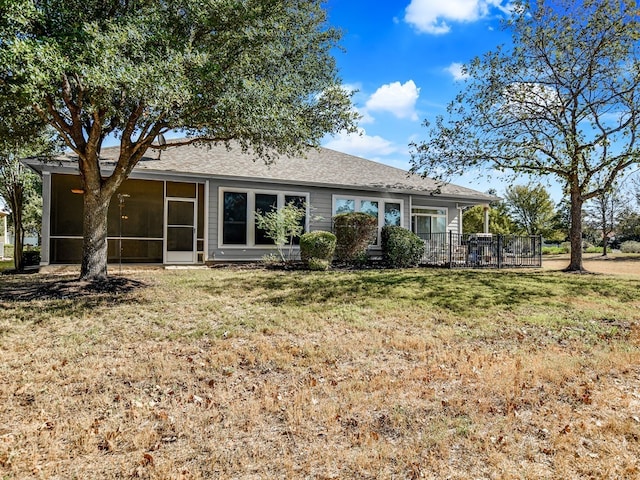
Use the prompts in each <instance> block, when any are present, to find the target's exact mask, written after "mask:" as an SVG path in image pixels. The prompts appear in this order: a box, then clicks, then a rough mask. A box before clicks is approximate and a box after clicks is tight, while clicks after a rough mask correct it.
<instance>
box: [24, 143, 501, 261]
mask: <svg viewBox="0 0 640 480" xmlns="http://www.w3.org/2000/svg"><path fill="white" fill-rule="evenodd" d="M118 151H119V148H118V147H107V148H103V149H102V152H101V160H102V169H103V171H104V172H105V174H108V173H110V169H112V168H113V166H114V164H115V159H116V158H117V155H118ZM58 160H59V161H56V162H49V163H39V162H37V161H33V160H27V161H26V163H27V164H28V165H30V166H31V167H32V168H33V169H34V170H36V171H37V172H39V173H40V174H41V175H42V179H43V189H42V190H43V191H42V195H43V220H42V245H41V258H42V264H44V265H46V264H68V263H78V262H80V259H81V249H82V210H83V202H82V193H83V192H82V189H81V184H80V177H79V175H78V167H77V158H76V157H75V155H74V154H66V155H64V156H63V157H61V158H59V159H58ZM494 199H495V197H493V196H491V195H488V194H484V193H481V192H477V191H475V190H471V189H469V188H464V187H460V186H456V185H452V184H448V185H445V186H441V187H440V188H438V184H437V183H436V182H435V181H433V180H431V179H429V178H422V177H420V176H418V175H409V174H408V173H407V172H406V171H404V170H401V169H398V168H394V167H391V166H388V165H384V164H381V163H378V162H374V161H370V160H366V159H364V158H359V157H355V156H352V155H347V154H344V153H339V152H336V151H333V150H328V149H326V148H320V149H312V150H310V151H309V152H308V153H307V155H306V157H305V158H301V157H280V158H278V159H277V160H276V161H275V162H274V163H272V164H270V165H266V164H265V163H264V162H263V161H262V160H255V156H254V155H251V154H248V153H243V152H242V151H241V149H240V148H231V149H227V148H226V147H225V146H223V145H217V146H211V147H206V146H204V147H203V146H195V145H188V146H177V147H170V148H168V149H166V150H163V151H160V150H154V149H150V150H149V151H148V152H147V154H146V155H145V157H144V158H143V159H142V160H141V161H140V162H139V164H138V165H137V166H136V167H135V169H134V170H133V172H132V174H131V176H130V178H129V179H128V180H126V181H125V182H124V183H123V185H122V186H121V187H120V189H119V191H118V192H117V194H116V195H114V197H113V199H112V201H111V205H110V209H109V220H108V222H109V223H108V242H109V249H108V252H109V253H108V255H109V261H110V262H118V261H122V262H129V263H159V264H203V263H206V262H229V261H255V260H260V259H261V258H263V257H264V256H265V255H267V254H269V253H273V252H274V246H273V243H272V242H271V241H270V240H269V239H268V238H266V237H265V235H264V232H263V231H261V230H260V229H258V228H257V227H256V224H255V215H254V212H255V211H261V212H266V211H270V210H272V209H275V208H281V207H282V206H283V205H286V204H288V203H290V202H294V203H296V204H300V205H306V208H307V215H306V218H305V220H304V223H305V230H306V231H312V230H329V231H331V229H332V217H333V216H334V215H335V214H337V213H341V212H353V211H355V212H358V211H360V212H366V213H369V214H371V215H374V216H376V217H377V218H378V225H379V227H382V226H384V225H389V224H391V225H399V226H402V227H405V228H408V229H412V230H413V231H414V232H416V233H418V234H428V233H436V232H449V231H452V232H454V233H462V215H461V212H462V208H463V207H466V206H469V205H476V204H486V203H487V202H489V201H491V200H494ZM376 243H377V245H379V244H380V242H379V241H378V242H376ZM371 251H372V252H373V254H375V253H376V251H378V252H379V247H378V246H376V245H373V246H372V247H371Z"/></svg>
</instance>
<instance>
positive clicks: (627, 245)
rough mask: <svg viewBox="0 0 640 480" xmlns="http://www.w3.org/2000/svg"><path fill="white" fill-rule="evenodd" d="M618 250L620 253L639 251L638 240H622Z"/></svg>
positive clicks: (639, 243)
mask: <svg viewBox="0 0 640 480" xmlns="http://www.w3.org/2000/svg"><path fill="white" fill-rule="evenodd" d="M620 251H621V252H622V253H640V242H636V241H633V240H629V241H627V242H622V244H621V245H620Z"/></svg>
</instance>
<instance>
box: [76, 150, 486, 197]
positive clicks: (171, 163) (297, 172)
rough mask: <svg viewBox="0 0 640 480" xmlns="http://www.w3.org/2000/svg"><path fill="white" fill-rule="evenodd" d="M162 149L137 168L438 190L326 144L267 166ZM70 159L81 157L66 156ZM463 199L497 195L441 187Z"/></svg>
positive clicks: (107, 156) (251, 159) (226, 153)
mask: <svg viewBox="0 0 640 480" xmlns="http://www.w3.org/2000/svg"><path fill="white" fill-rule="evenodd" d="M118 153H119V147H107V148H103V149H102V152H101V155H100V157H101V159H102V160H104V161H106V163H109V162H110V161H115V160H116V159H117V156H118ZM158 154H159V151H158V150H154V149H150V150H148V151H147V153H146V154H145V156H144V157H143V158H142V160H141V161H140V162H139V163H138V165H137V166H136V167H135V169H134V171H138V172H141V171H148V172H176V173H181V174H189V175H193V176H198V177H226V178H229V177H233V178H238V179H243V180H252V181H268V182H281V183H287V184H300V185H318V186H326V187H339V188H351V189H364V190H376V191H389V192H405V193H413V194H421V195H425V194H430V193H432V192H435V191H436V189H437V187H438V184H437V183H436V182H435V181H434V180H433V179H430V178H423V177H421V176H419V175H410V174H409V173H408V172H407V171H405V170H401V169H399V168H395V167H391V166H388V165H384V164H382V163H378V162H374V161H371V160H366V159H364V158H360V157H356V156H353V155H348V154H345V153H340V152H337V151H334V150H329V149H327V148H319V149H310V150H309V151H308V152H307V154H306V156H305V158H301V157H285V156H282V157H279V158H277V159H276V160H275V162H273V163H271V164H269V165H267V164H265V163H264V161H262V160H260V159H256V157H255V155H252V154H250V153H243V152H242V151H241V149H240V148H239V147H232V148H231V149H230V150H228V149H227V148H226V147H225V146H224V145H213V146H210V147H208V146H196V145H186V146H185V145H183V146H177V147H170V146H169V147H168V148H167V149H166V150H163V151H162V153H161V155H158ZM65 160H76V157H75V155H66V156H65ZM439 195H441V196H445V197H456V198H459V199H460V200H469V201H475V202H478V201H484V202H486V201H491V200H495V197H493V196H492V195H488V194H485V193H481V192H478V191H476V190H472V189H469V188H465V187H461V186H458V185H453V184H446V185H443V186H441V187H440V194H439Z"/></svg>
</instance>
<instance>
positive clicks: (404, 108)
mask: <svg viewBox="0 0 640 480" xmlns="http://www.w3.org/2000/svg"><path fill="white" fill-rule="evenodd" d="M419 95H420V89H419V88H418V87H416V84H415V83H414V81H413V80H409V81H407V82H405V83H404V84H400V82H393V83H390V84H387V85H382V86H381V87H380V88H378V90H376V92H375V93H374V94H373V95H371V97H369V100H367V103H366V109H367V111H386V112H391V113H392V114H393V115H395V116H396V117H398V118H410V119H411V120H418V114H417V113H416V110H415V106H416V101H417V100H418V96H419Z"/></svg>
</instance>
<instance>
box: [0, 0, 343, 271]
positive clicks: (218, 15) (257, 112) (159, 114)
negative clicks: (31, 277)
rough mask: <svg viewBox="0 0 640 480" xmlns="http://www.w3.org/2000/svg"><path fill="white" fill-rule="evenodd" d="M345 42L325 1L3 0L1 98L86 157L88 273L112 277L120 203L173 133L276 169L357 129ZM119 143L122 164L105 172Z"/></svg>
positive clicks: (82, 171)
mask: <svg viewBox="0 0 640 480" xmlns="http://www.w3.org/2000/svg"><path fill="white" fill-rule="evenodd" d="M339 38H340V32H338V31H337V30H336V29H334V28H331V27H330V26H329V25H327V23H326V15H325V12H324V11H323V9H322V6H321V2H320V1H317V0H286V1H282V0H204V1H203V0H167V1H163V2H155V1H151V0H86V1H85V0H83V1H79V0H37V1H36V0H9V1H6V2H2V4H1V5H0V99H1V100H0V102H4V103H7V102H8V103H12V104H19V105H24V106H29V107H31V108H32V111H33V114H34V118H36V117H35V116H37V118H38V119H39V120H40V121H42V122H44V123H46V124H48V125H51V126H52V127H53V128H54V129H55V130H56V131H57V133H58V134H59V135H60V136H61V138H62V139H64V142H65V144H66V145H67V147H68V148H70V149H71V150H72V151H73V152H74V153H75V154H76V155H77V156H78V165H79V170H80V174H81V177H82V181H83V188H84V192H85V193H84V247H83V260H82V272H81V277H82V278H85V279H103V278H105V277H106V274H107V271H106V258H107V257H106V251H107V243H106V212H107V208H108V205H109V201H110V199H111V197H112V196H113V194H114V192H115V191H116V189H117V188H118V186H119V185H120V184H121V183H122V182H123V181H124V179H125V178H127V177H128V175H129V174H130V173H131V171H132V169H133V168H134V167H135V165H136V163H137V162H138V161H139V160H140V158H142V156H143V155H144V153H145V152H146V150H147V149H148V148H150V147H151V146H152V144H153V142H154V140H155V139H156V138H158V136H159V135H160V134H164V133H166V132H169V131H176V130H177V131H180V132H182V133H183V134H184V135H185V138H186V140H184V142H177V143H173V144H172V145H174V146H175V145H179V144H184V143H193V142H199V143H213V142H229V141H231V140H237V141H238V143H239V144H240V146H241V148H243V149H245V150H249V149H250V150H252V151H253V152H254V153H255V154H256V155H257V156H259V157H261V158H263V159H265V161H271V160H273V159H274V158H275V157H276V156H277V155H278V154H303V153H304V151H305V150H306V149H307V148H309V147H310V146H315V145H318V144H319V142H320V140H321V138H322V137H323V136H324V135H326V134H327V133H334V132H337V131H339V130H343V129H347V130H351V129H353V123H354V120H355V113H354V112H353V110H352V108H351V101H350V97H349V94H347V93H346V92H345V90H344V89H343V88H341V85H340V81H339V79H338V78H337V72H336V67H335V61H334V59H333V57H332V56H331V52H332V49H333V48H334V47H336V46H337V42H338V41H339ZM0 108H1V107H0ZM108 136H112V137H115V138H117V139H118V140H119V142H120V157H119V159H118V161H117V163H116V165H115V166H114V167H113V170H109V171H103V170H102V169H101V165H100V163H99V161H98V159H99V152H100V149H101V146H102V144H103V142H104V140H105V138H107V137H108ZM165 148H168V147H165Z"/></svg>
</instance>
